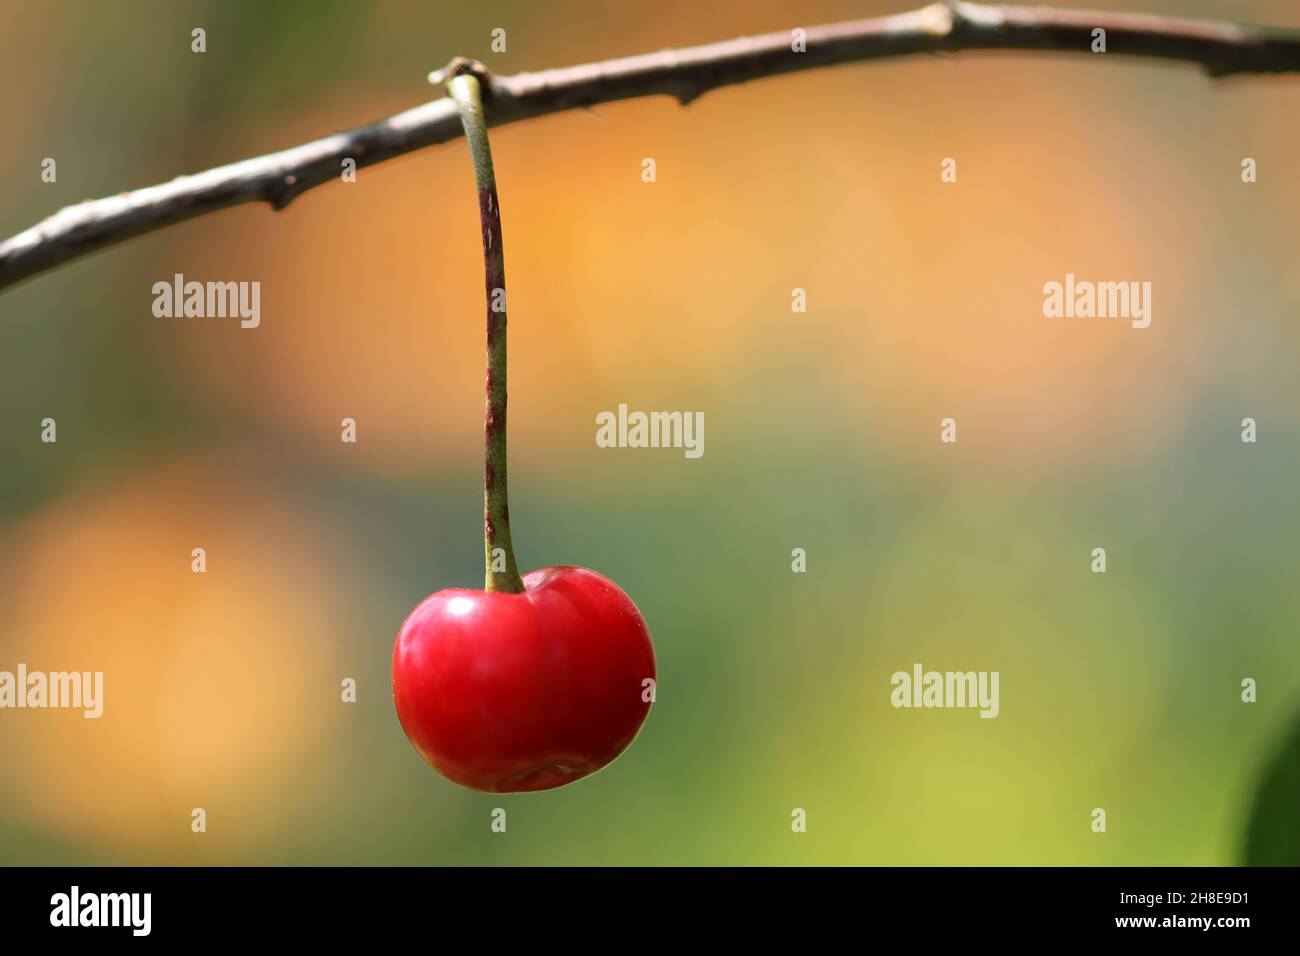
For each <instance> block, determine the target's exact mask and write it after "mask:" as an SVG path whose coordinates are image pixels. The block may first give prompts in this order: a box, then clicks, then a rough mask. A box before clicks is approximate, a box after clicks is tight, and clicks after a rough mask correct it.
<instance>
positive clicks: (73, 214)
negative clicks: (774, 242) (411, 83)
mask: <svg viewBox="0 0 1300 956" xmlns="http://www.w3.org/2000/svg"><path fill="white" fill-rule="evenodd" d="M1097 28H1101V29H1104V30H1105V31H1106V49H1107V50H1108V53H1107V54H1105V55H1106V56H1114V55H1120V56H1138V57H1155V58H1159V59H1165V60H1181V61H1185V62H1189V63H1196V64H1199V65H1200V66H1202V67H1203V68H1204V69H1205V70H1206V72H1207V73H1209V75H1210V76H1213V77H1222V76H1228V75H1230V74H1245V73H1290V72H1300V31H1298V30H1287V29H1278V28H1269V27H1248V26H1238V25H1235V24H1230V23H1216V22H1210V21H1203V20H1186V19H1178V18H1173V17H1161V16H1146V15H1141V14H1122V13H1090V12H1086V11H1079V10H1053V9H1041V8H1032V7H1012V6H985V5H981V4H976V3H966V2H961V0H946V2H941V3H935V4H932V5H931V6H928V7H925V8H924V9H921V10H916V11H913V12H910V13H903V14H898V15H895V16H887V17H879V18H876V19H871V20H856V21H851V22H844V23H831V24H826V25H824V26H814V27H808V28H807V29H806V39H805V50H804V52H794V51H793V49H792V34H791V33H790V32H789V31H783V32H780V33H769V34H765V35H763V36H757V37H742V38H740V39H737V40H728V41H725V42H722V43H709V44H705V45H703V46H694V47H686V48H684V49H680V50H663V51H661V52H659V53H647V54H643V55H640V56H630V57H625V58H622V59H617V60H607V61H605V62H602V63H587V64H583V65H581V66H570V67H563V68H560V69H553V70H543V71H542V72H540V73H518V74H515V75H513V76H493V75H491V74H489V73H487V72H486V70H483V71H482V79H483V83H484V100H485V102H486V106H487V111H488V114H489V120H490V123H491V125H493V126H499V125H501V124H504V123H513V122H516V121H518V120H523V119H529V118H532V117H536V116H544V115H546V114H548V113H555V112H559V111H561V110H568V109H574V108H578V107H585V106H593V105H595V104H597V103H607V102H610V101H612V100H621V99H628V98H631V97H637V96H653V95H656V94H668V95H671V96H674V97H676V98H677V99H678V100H680V101H681V102H682V104H686V103H689V102H690V101H691V100H693V99H695V98H696V97H698V96H700V95H701V94H702V93H704V92H706V91H708V90H711V89H715V88H717V87H720V86H727V85H729V84H733V83H743V82H745V81H747V80H752V79H756V78H759V77H764V76H776V75H778V74H782V73H792V72H795V71H797V70H807V69H812V68H814V67H821V66H832V65H835V64H840V63H850V62H855V61H861V60H872V59H879V58H883V57H892V56H908V55H912V54H917V53H948V52H956V51H959V50H1053V51H1062V52H1074V53H1090V51H1091V47H1092V42H1093V37H1092V32H1093V30H1094V29H1097ZM460 135H461V125H460V118H459V114H458V111H457V109H456V106H455V104H454V103H453V102H452V101H451V100H450V99H448V98H443V99H438V100H434V101H432V102H430V103H425V104H424V105H422V106H417V107H415V108H414V109H411V110H407V111H406V112H404V113H399V114H397V115H396V116H390V117H388V118H387V119H383V120H379V121H378V122H375V123H370V124H367V125H365V126H358V127H357V128H355V129H352V130H348V131H346V132H342V133H336V134H335V135H333V136H327V137H325V138H324V139H318V140H316V141H314V142H311V143H305V144H303V145H302V146H295V147H293V148H291V149H286V150H281V151H280V152H278V153H270V154H268V155H265V156H259V157H256V158H254V159H247V160H244V161H243V162H239V163H232V164H231V165H228V166H219V167H217V168H216V169H210V170H208V171H207V172H203V173H197V174H195V175H192V176H181V177H179V178H177V179H174V180H172V181H171V182H170V183H165V184H163V185H159V186H150V187H147V188H145V189H137V190H135V191H133V192H125V193H119V194H118V195H116V196H109V197H107V198H104V199H96V200H88V201H86V202H83V203H79V204H77V205H75V206H69V207H67V208H66V209H63V210H61V211H60V212H58V213H56V214H55V215H53V216H51V217H49V218H48V219H46V220H44V221H43V222H41V223H39V224H37V225H36V226H33V227H32V228H31V229H28V230H27V231H26V232H22V233H19V234H18V235H16V236H14V237H13V238H12V239H8V240H6V241H5V242H3V243H0V289H4V288H7V287H8V286H12V285H14V284H16V283H18V282H20V281H21V280H23V279H26V278H29V277H31V276H34V275H37V274H38V273H41V272H44V271H46V270H47V269H52V268H54V267H55V266H58V265H61V264H63V263H65V262H69V261H71V260H73V259H76V258H78V257H79V256H83V255H85V254H87V253H89V252H93V251H94V250H96V249H100V248H103V247H104V246H108V245H111V244H113V243H116V242H121V241H122V240H123V239H129V238H130V237H132V236H138V235H141V234H142V233H146V232H151V231H153V230H155V229H160V228H162V227H163V226H167V225H170V224H171V223H174V222H181V221H183V220H186V219H193V218H195V217H196V216H202V215H204V214H205V213H209V212H215V211H216V210H219V209H225V208H227V207H230V206H236V205H239V204H241V203H247V202H266V203H269V204H270V205H271V206H272V208H274V209H277V210H278V209H283V208H284V207H285V206H286V205H288V204H289V202H290V201H291V200H293V199H294V198H295V197H297V196H298V195H300V194H301V193H303V192H305V191H306V190H308V189H311V188H312V187H313V186H319V185H321V184H322V183H325V182H328V181H330V180H332V179H335V178H337V177H338V176H339V175H340V172H341V168H342V163H343V161H344V160H345V159H349V158H351V159H354V160H355V161H356V164H357V166H358V167H362V166H369V165H372V164H374V163H379V162H383V161H384V160H386V159H391V158H393V157H395V156H401V155H403V154H405V153H409V152H412V151H414V150H417V149H421V148H423V147H425V146H432V145H434V144H437V143H445V142H447V141H448V140H451V139H454V138H455V137H457V136H460Z"/></svg>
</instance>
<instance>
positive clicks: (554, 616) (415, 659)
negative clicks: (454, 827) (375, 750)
mask: <svg viewBox="0 0 1300 956" xmlns="http://www.w3.org/2000/svg"><path fill="white" fill-rule="evenodd" d="M523 581H524V591H523V592H522V593H519V594H512V593H509V592H504V591H473V590H468V589H464V588H449V589H447V590H445V591H438V592H437V593H435V594H431V595H430V596H429V597H427V598H425V599H424V601H422V602H421V603H420V605H419V606H418V607H417V608H416V609H415V610H414V611H412V612H411V614H410V616H409V617H408V618H407V619H406V621H405V623H404V624H403V625H402V629H401V630H400V631H399V632H398V635H397V642H396V644H395V645H394V647H393V699H394V702H395V703H396V705H397V716H398V719H399V720H400V721H401V723H402V729H403V730H405V731H406V736H407V737H409V738H410V740H411V743H412V744H414V745H415V749H416V750H418V751H419V752H420V754H421V756H423V757H424V759H425V760H427V761H428V762H429V763H430V764H432V765H433V767H434V768H435V769H436V770H437V771H438V772H439V773H441V774H442V775H443V776H445V777H447V778H448V779H450V780H453V781H455V782H456V783H459V784H461V785H462V786H465V787H469V788H471V789H473V790H480V791H484V792H486V793H517V792H522V791H530V790H549V789H551V788H553V787H560V786H563V785H564V784H566V783H572V782H573V781H575V780H580V779H581V778H583V777H585V776H588V775H589V774H593V773H595V772H596V771H597V770H600V769H601V768H602V767H604V766H606V765H608V764H609V763H610V762H611V761H612V760H613V759H614V758H615V757H617V756H618V755H619V754H620V753H622V752H623V751H624V750H625V749H626V748H627V746H628V744H630V743H631V742H632V740H633V738H635V737H636V735H637V732H638V731H639V730H640V729H641V724H642V723H644V722H645V718H646V714H648V713H649V711H650V699H651V697H652V696H653V695H652V689H653V687H654V685H653V683H649V682H650V681H653V679H654V676H655V655H654V645H653V644H652V643H651V642H650V632H649V631H647V630H646V626H645V621H644V620H643V619H642V618H641V612H640V611H638V610H637V608H636V605H635V604H633V603H632V599H631V598H629V597H628V596H627V595H626V594H624V593H623V591H622V590H621V589H620V588H619V587H618V585H616V584H614V582H613V581H610V580H609V579H608V578H606V577H604V576H602V575H600V574H597V573H596V572H595V571H590V570H588V569H586V568H574V567H556V568H543V569H541V570H539V571H533V572H531V573H530V574H526V575H524V578H523Z"/></svg>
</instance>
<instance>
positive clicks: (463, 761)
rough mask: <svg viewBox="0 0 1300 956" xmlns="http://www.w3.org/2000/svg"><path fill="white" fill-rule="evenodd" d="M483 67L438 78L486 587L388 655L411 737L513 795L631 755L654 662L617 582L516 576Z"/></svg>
mask: <svg viewBox="0 0 1300 956" xmlns="http://www.w3.org/2000/svg"><path fill="white" fill-rule="evenodd" d="M481 70H482V67H481V66H480V65H478V64H473V63H470V62H468V61H453V65H452V67H451V68H449V69H448V70H446V71H443V73H442V74H441V75H438V74H435V76H436V77H437V80H438V81H439V82H441V81H443V80H445V81H446V84H447V91H448V92H449V93H450V94H451V96H452V98H453V99H454V100H455V101H456V104H457V106H458V107H459V109H460V115H461V123H462V125H463V126H464V128H465V138H466V139H467V140H468V141H469V145H470V155H471V157H472V159H473V161H474V176H475V179H476V181H477V183H478V192H479V212H480V218H481V220H482V225H483V260H484V264H485V266H486V272H487V291H488V313H487V346H488V348H487V351H488V361H487V410H486V423H485V426H484V437H485V446H486V456H485V457H486V464H485V468H484V494H483V499H484V507H483V536H484V551H485V554H486V558H487V584H486V588H485V590H482V591H471V590H467V589H463V588H450V589H448V590H445V591H438V592H437V593H436V594H432V595H430V596H429V597H427V598H425V599H424V601H422V602H421V603H420V605H419V606H418V607H416V609H415V610H414V611H412V612H411V614H410V616H409V617H408V618H407V619H406V621H405V623H404V624H403V625H402V628H401V630H400V631H399V632H398V635H397V643H396V645H395V646H394V648H393V701H394V703H395V704H396V707H397V716H398V719H399V720H400V721H401V723H402V729H403V730H405V731H406V736H407V737H409V738H410V740H411V743H412V744H414V745H415V749H416V750H418V751H419V752H420V754H421V755H422V756H423V757H424V759H425V760H427V761H428V762H429V763H430V764H432V765H433V766H434V767H435V768H436V769H437V770H438V771H439V772H440V773H442V774H443V775H444V776H446V777H448V778H449V779H451V780H453V781H455V782H456V783H459V784H462V785H463V786H466V787H470V788H472V789H474V790H482V791H486V792H489V793H513V792H519V791H528V790H548V789H550V788H552V787H559V786H563V785H564V784H566V783H571V782H572V781H574V780H578V779H581V778H582V777H585V776H588V775H589V774H593V773H595V772H596V771H597V770H599V769H601V768H602V767H604V766H606V765H608V764H609V763H610V762H611V761H612V760H613V759H614V758H615V757H617V756H618V755H619V754H620V753H622V752H623V750H625V749H626V748H627V746H628V744H630V743H631V742H632V740H633V738H634V737H636V735H637V732H638V731H639V730H640V729H641V725H642V724H643V723H644V722H645V718H646V714H648V713H649V711H650V703H651V701H653V700H654V679H655V654H654V647H653V645H652V644H651V643H650V633H649V632H648V631H647V630H646V626H645V621H644V620H642V618H641V613H640V612H639V611H638V610H637V609H636V605H635V604H633V603H632V600H631V598H629V597H628V596H627V595H626V594H624V593H623V592H622V591H621V590H620V589H619V588H618V586H617V585H615V584H614V582H613V581H610V580H609V579H608V578H605V577H602V576H601V575H599V574H597V573H596V572H595V571H589V570H587V569H586V568H572V567H558V568H543V569H542V570H540V571H533V572H532V573H531V574H528V575H526V576H525V577H523V578H520V576H519V572H518V570H517V568H516V565H515V556H514V549H513V547H512V546H511V541H510V510H509V508H508V507H507V505H506V313H505V308H504V301H505V266H504V262H503V259H502V254H501V218H500V212H499V209H498V207H497V193H496V180H495V176H494V174H493V171H492V155H491V153H490V152H489V150H488V143H487V124H486V122H485V121H484V118H483V103H482V98H481V96H482V94H481V91H480V87H479V80H478V76H477V75H476V74H477V73H478V72H479V71H481ZM448 76H450V79H448ZM433 78H434V77H431V79H433Z"/></svg>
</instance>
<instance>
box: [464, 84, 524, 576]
mask: <svg viewBox="0 0 1300 956" xmlns="http://www.w3.org/2000/svg"><path fill="white" fill-rule="evenodd" d="M474 66H476V64H475V65H474ZM460 69H461V70H464V72H461V71H460V70H457V71H455V72H454V75H452V76H451V77H450V79H448V80H447V93H448V94H449V95H450V96H451V98H452V99H453V100H455V102H456V106H457V107H458V108H459V109H460V122H461V125H462V126H463V127H464V128H465V139H466V141H468V143H469V152H470V157H471V158H472V159H473V161H474V180H475V182H476V183H477V185H478V209H479V219H480V221H481V223H482V226H483V270H484V274H485V285H486V288H487V407H486V411H485V415H484V421H483V438H484V456H483V552H484V557H485V559H486V565H487V580H486V583H485V585H484V587H485V588H486V589H487V590H489V591H505V592H509V593H512V594H518V593H520V592H522V591H523V590H524V582H523V580H522V579H521V578H520V577H519V568H518V567H517V566H516V565H515V550H514V547H513V546H512V545H511V543H510V506H509V504H508V502H507V498H506V268H505V258H504V254H503V250H502V247H501V207H500V204H499V203H498V202H497V181H496V174H495V173H494V172H493V169H492V150H491V148H490V147H489V146H488V134H487V120H486V119H485V118H484V116H483V91H482V87H481V85H480V83H479V78H478V77H477V76H475V75H474V73H473V72H470V70H472V69H473V66H471V65H470V64H468V63H467V64H465V65H464V66H463V67H461V68H460ZM449 72H451V71H449Z"/></svg>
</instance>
